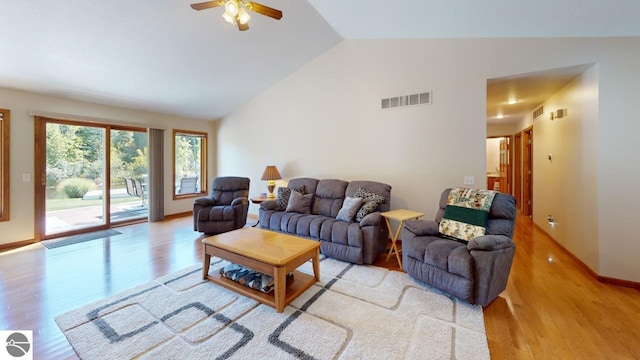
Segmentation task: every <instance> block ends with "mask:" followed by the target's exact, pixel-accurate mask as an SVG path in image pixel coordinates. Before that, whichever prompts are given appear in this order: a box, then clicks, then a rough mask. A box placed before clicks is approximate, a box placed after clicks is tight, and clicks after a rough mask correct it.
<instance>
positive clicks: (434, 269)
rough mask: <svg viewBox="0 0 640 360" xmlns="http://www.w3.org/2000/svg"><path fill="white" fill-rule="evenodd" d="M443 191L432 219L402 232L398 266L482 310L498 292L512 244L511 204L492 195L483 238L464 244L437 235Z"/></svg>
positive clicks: (444, 201)
mask: <svg viewBox="0 0 640 360" xmlns="http://www.w3.org/2000/svg"><path fill="white" fill-rule="evenodd" d="M450 191H451V189H446V190H445V191H444V192H443V193H442V195H441V197H440V208H439V210H438V213H437V214H436V219H435V221H434V220H409V221H407V222H405V226H404V228H403V229H402V264H403V268H404V270H405V271H406V272H407V273H408V274H409V275H410V276H411V277H413V278H415V279H417V280H419V281H422V282H424V283H426V284H428V285H430V286H433V287H434V288H436V289H439V290H441V291H444V292H446V293H448V294H450V295H453V296H455V297H457V298H459V299H461V300H464V301H466V302H468V303H470V304H478V305H482V306H486V305H488V304H489V303H491V302H492V301H493V300H494V299H495V298H496V297H498V295H499V294H500V293H501V292H502V291H504V289H505V288H506V286H507V280H508V279H509V273H510V271H511V264H512V263H513V257H514V254H515V250H516V246H515V243H514V242H513V240H512V237H513V231H514V227H515V219H516V200H515V198H514V197H513V196H511V195H508V194H503V193H498V194H496V196H495V197H494V199H493V202H492V203H491V209H490V210H489V217H488V220H487V227H486V234H485V235H484V236H479V237H476V238H474V239H471V240H470V241H469V243H468V244H465V243H462V242H458V241H456V240H452V239H447V238H444V237H443V236H442V234H440V233H439V231H438V226H439V223H440V221H441V220H442V216H443V215H444V210H445V207H446V205H447V197H448V196H449V192H450Z"/></svg>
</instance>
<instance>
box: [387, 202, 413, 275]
mask: <svg viewBox="0 0 640 360" xmlns="http://www.w3.org/2000/svg"><path fill="white" fill-rule="evenodd" d="M380 215H382V216H383V217H384V219H385V220H386V222H387V228H388V229H389V233H390V234H391V248H390V249H389V253H388V254H387V262H388V261H389V257H391V254H394V253H395V254H396V259H397V260H398V265H400V268H402V260H400V252H399V251H398V247H397V246H396V241H397V240H398V235H400V230H402V227H403V226H404V222H405V221H407V220H413V219H418V218H420V217H422V216H424V214H423V213H420V212H417V211H411V210H406V209H396V210H391V211H385V212H383V213H381V214H380ZM389 219H391V220H396V221H399V222H400V224H399V225H398V229H396V231H395V233H394V232H393V230H392V228H391V223H390V222H389Z"/></svg>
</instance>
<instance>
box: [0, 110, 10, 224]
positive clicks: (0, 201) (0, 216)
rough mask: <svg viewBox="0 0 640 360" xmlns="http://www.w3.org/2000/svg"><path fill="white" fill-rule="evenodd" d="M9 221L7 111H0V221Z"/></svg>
mask: <svg viewBox="0 0 640 360" xmlns="http://www.w3.org/2000/svg"><path fill="white" fill-rule="evenodd" d="M8 220H9V110H5V109H0V221H8Z"/></svg>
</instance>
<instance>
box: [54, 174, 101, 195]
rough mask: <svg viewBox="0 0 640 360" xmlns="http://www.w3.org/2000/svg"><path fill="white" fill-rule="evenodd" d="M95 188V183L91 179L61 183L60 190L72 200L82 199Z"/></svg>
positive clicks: (73, 179)
mask: <svg viewBox="0 0 640 360" xmlns="http://www.w3.org/2000/svg"><path fill="white" fill-rule="evenodd" d="M94 188H95V184H94V182H93V181H91V180H89V179H80V178H72V179H65V180H62V181H61V182H60V189H62V192H63V193H65V194H66V195H67V197H69V198H71V199H75V198H81V197H83V196H84V194H86V193H87V192H89V190H93V189H94Z"/></svg>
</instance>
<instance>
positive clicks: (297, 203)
mask: <svg viewBox="0 0 640 360" xmlns="http://www.w3.org/2000/svg"><path fill="white" fill-rule="evenodd" d="M311 200H313V194H306V195H302V194H301V193H299V192H297V191H292V192H291V196H290V197H289V203H288V204H287V209H286V210H285V211H286V212H294V213H299V214H311Z"/></svg>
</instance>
